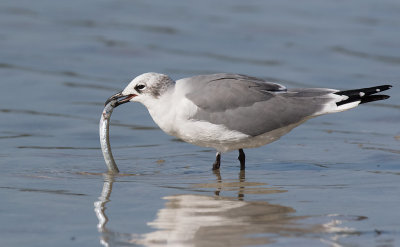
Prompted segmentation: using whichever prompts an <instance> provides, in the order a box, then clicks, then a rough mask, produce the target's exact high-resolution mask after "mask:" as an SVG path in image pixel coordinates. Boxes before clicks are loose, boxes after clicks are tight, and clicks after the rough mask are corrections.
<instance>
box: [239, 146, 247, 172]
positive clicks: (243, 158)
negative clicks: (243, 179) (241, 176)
mask: <svg viewBox="0 0 400 247" xmlns="http://www.w3.org/2000/svg"><path fill="white" fill-rule="evenodd" d="M238 160H239V161H240V170H244V169H246V165H245V161H246V155H245V154H244V152H243V149H239V157H238Z"/></svg>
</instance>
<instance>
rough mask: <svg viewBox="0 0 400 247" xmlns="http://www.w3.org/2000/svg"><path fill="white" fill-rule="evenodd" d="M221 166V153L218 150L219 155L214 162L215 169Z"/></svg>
mask: <svg viewBox="0 0 400 247" xmlns="http://www.w3.org/2000/svg"><path fill="white" fill-rule="evenodd" d="M220 166H221V153H220V152H217V157H216V158H215V162H214V164H213V168H212V169H213V170H218V169H219V167H220Z"/></svg>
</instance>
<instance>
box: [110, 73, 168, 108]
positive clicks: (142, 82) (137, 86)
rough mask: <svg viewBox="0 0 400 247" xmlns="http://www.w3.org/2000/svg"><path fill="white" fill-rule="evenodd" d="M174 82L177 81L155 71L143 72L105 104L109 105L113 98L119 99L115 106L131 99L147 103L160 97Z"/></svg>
mask: <svg viewBox="0 0 400 247" xmlns="http://www.w3.org/2000/svg"><path fill="white" fill-rule="evenodd" d="M174 84H175V82H174V81H173V80H172V79H171V78H170V77H169V76H167V75H164V74H158V73H153V72H151V73H145V74H141V75H139V76H137V77H136V78H135V79H133V80H132V81H131V82H130V83H129V84H128V86H126V87H125V89H124V90H122V91H121V92H119V93H116V94H114V95H113V96H111V97H110V98H108V99H107V101H106V103H105V104H106V105H107V103H108V102H110V101H112V100H117V102H116V103H115V105H114V107H117V106H119V105H121V104H124V103H127V102H129V101H132V102H141V103H143V104H145V103H146V102H149V101H154V100H157V99H158V98H160V97H161V96H162V95H163V94H164V93H165V92H167V91H168V89H169V88H171V87H172V86H173V85H174Z"/></svg>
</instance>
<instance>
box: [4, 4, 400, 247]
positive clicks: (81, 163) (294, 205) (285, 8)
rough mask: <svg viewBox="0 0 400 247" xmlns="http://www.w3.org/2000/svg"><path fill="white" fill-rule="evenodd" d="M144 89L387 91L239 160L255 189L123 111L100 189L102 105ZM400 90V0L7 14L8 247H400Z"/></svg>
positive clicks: (20, 9) (37, 9) (204, 153)
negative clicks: (258, 81)
mask: <svg viewBox="0 0 400 247" xmlns="http://www.w3.org/2000/svg"><path fill="white" fill-rule="evenodd" d="M149 71H155V72H160V73H166V74H169V75H170V76H171V77H172V78H174V79H179V78H181V77H186V76H193V75H196V74H202V73H214V72H237V73H243V74H249V75H253V76H258V77H262V78H266V79H270V80H274V81H278V82H281V83H283V84H285V85H287V86H289V87H330V88H339V89H350V88H361V87H367V86H373V85H376V84H386V83H391V84H393V85H394V88H393V89H392V90H390V91H389V92H388V94H390V95H391V96H392V97H391V98H390V99H389V100H387V101H384V102H379V103H373V104H368V105H364V106H361V107H359V108H357V109H355V110H351V111H347V112H344V113H340V114H333V115H329V116H323V117H319V118H316V119H313V120H310V121H309V122H307V123H306V124H304V125H303V126H300V127H298V128H297V129H295V130H294V131H293V132H291V133H290V134H288V135H287V136H285V137H283V138H282V139H281V140H280V141H278V142H275V143H273V144H270V145H268V146H266V147H262V148H258V149H252V150H247V151H246V154H247V157H248V158H247V170H246V173H245V174H244V173H242V174H240V173H239V167H238V166H239V164H238V162H237V160H236V156H237V154H236V152H232V153H228V154H225V155H223V163H222V169H221V172H220V173H219V174H218V173H217V174H214V173H213V172H212V171H211V164H212V162H213V160H214V155H215V153H214V151H213V150H209V149H205V148H201V147H196V146H192V145H189V144H186V143H182V142H180V141H178V140H176V139H174V138H172V137H170V136H167V135H166V134H164V133H163V132H162V131H160V130H159V129H158V128H157V126H156V125H155V124H154V123H153V121H152V120H151V118H150V116H149V115H148V113H147V111H146V109H145V108H144V107H143V106H141V105H139V104H127V105H124V106H123V107H120V108H118V109H117V110H115V111H114V113H113V117H112V126H111V144H112V147H113V151H114V157H116V161H117V163H118V165H119V167H120V170H121V171H122V173H123V176H117V177H109V176H106V175H104V174H102V173H104V172H105V171H106V168H105V164H104V161H103V157H102V155H101V151H100V148H99V140H98V120H99V118H100V113H101V111H102V108H103V102H104V101H105V100H106V99H107V98H108V97H109V96H110V95H112V94H113V93H115V92H117V91H119V90H121V89H122V88H124V87H125V86H126V85H127V83H128V82H129V81H130V80H131V79H132V78H134V77H135V76H137V75H139V74H141V73H144V72H149ZM399 82H400V2H399V1H397V0H380V1H366V0H350V1H339V0H337V1H333V0H331V1H316V0H314V1H313V0H307V1H286V0H284V1H246V2H244V1H217V2H216V1H161V0H159V1H144V0H138V1H127V0H115V1H104V0H96V1H94V0H79V1H77V0H72V1H53V0H37V1H31V0H20V1H15V0H2V1H1V2H0V83H1V84H0V85H1V87H0V89H1V90H0V165H1V168H0V169H1V173H0V201H1V203H0V245H1V246H59V247H61V246H101V245H104V246H141V245H146V246H164V245H166V244H167V243H168V244H169V245H171V246H226V245H231V246H248V245H258V246H263V245H267V244H270V245H271V246H293V245H295V246H310V245H311V246H400V223H399V222H400V213H399V205H400V124H399V123H400V103H399V102H400V96H399V95H400V83H399ZM111 189H112V193H111ZM99 197H100V198H99ZM94 205H95V206H94Z"/></svg>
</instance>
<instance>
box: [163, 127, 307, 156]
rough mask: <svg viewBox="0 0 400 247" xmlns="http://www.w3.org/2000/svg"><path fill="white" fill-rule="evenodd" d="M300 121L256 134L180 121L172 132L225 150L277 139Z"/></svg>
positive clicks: (248, 146)
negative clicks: (251, 134) (177, 127)
mask: <svg viewBox="0 0 400 247" xmlns="http://www.w3.org/2000/svg"><path fill="white" fill-rule="evenodd" d="M299 124H301V123H296V124H292V125H289V126H285V127H282V128H279V129H275V130H272V131H269V132H266V133H264V134H261V135H258V136H249V135H246V134H243V133H241V132H239V131H235V130H229V129H227V128H226V127H225V126H223V125H216V124H212V123H208V122H203V121H194V120H193V121H188V122H185V123H182V124H181V125H179V126H180V128H179V129H177V131H176V132H173V133H169V134H172V135H174V136H176V137H178V138H180V139H182V140H183V141H185V142H188V143H192V144H195V145H198V146H203V147H211V148H215V149H216V150H218V151H219V152H227V151H232V150H237V149H240V148H255V147H260V146H263V145H266V144H268V143H271V142H274V141H276V140H278V139H279V138H280V137H281V136H283V135H285V134H286V133H288V132H289V131H290V130H292V129H293V128H295V127H296V126H298V125H299Z"/></svg>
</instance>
